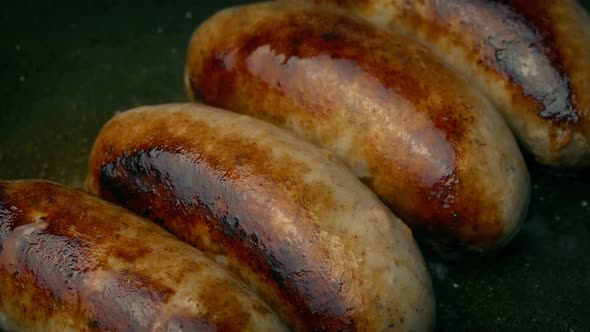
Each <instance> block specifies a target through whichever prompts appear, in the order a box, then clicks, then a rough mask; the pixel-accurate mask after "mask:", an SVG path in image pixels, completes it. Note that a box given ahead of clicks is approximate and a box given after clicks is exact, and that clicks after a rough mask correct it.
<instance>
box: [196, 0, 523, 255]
mask: <svg viewBox="0 0 590 332" xmlns="http://www.w3.org/2000/svg"><path fill="white" fill-rule="evenodd" d="M186 82H187V89H188V90H189V93H190V94H191V95H193V96H195V97H196V98H199V99H201V100H202V101H203V102H205V103H207V104H211V105H214V106H218V107H222V108H226V109H229V110H232V111H236V112H241V113H245V114H249V115H252V116H255V117H258V118H260V119H263V120H265V121H269V122H272V123H274V124H277V125H279V126H281V127H283V128H288V129H290V130H292V131H293V132H295V133H297V134H298V135H299V136H300V137H302V138H304V139H307V140H309V141H311V142H313V143H315V144H317V145H320V146H323V147H325V148H328V149H330V150H332V151H333V152H335V153H336V154H337V155H338V156H339V157H340V158H342V159H343V160H344V161H345V162H346V163H347V165H348V166H349V167H350V168H351V169H352V170H353V171H354V172H355V174H356V175H357V176H358V177H360V178H361V179H362V180H363V182H365V183H366V184H367V185H368V186H369V187H370V188H371V189H372V190H373V191H375V193H377V195H378V196H379V197H380V198H381V199H382V200H383V201H384V202H385V203H386V204H388V206H389V207H391V208H392V210H393V212H394V213H396V214H397V215H398V216H400V217H401V218H402V220H404V221H405V222H407V223H408V224H409V225H410V226H411V227H413V228H414V229H415V230H416V231H417V232H420V233H423V234H426V235H427V236H428V237H429V238H431V239H433V241H436V243H437V245H438V246H439V247H441V249H443V250H444V251H448V252H451V253H452V252H453V251H454V249H464V248H466V249H471V250H474V251H477V252H487V251H491V250H495V249H498V248H499V247H502V246H503V245H504V244H505V243H507V242H508V241H509V240H510V239H511V238H512V236H513V235H514V234H515V233H516V232H517V230H518V229H519V224H520V222H521V220H522V219H523V218H524V216H525V213H526V210H527V206H528V196H529V190H530V188H529V187H530V186H529V176H528V172H527V169H526V165H525V164H524V161H523V157H522V155H521V153H520V151H519V149H518V146H517V144H516V141H515V139H514V137H513V135H512V134H511V132H510V130H509V128H508V127H507V126H506V124H505V123H504V121H503V120H502V118H501V117H500V116H499V115H498V114H497V112H496V111H495V109H494V107H493V106H492V105H491V104H490V103H489V101H488V100H487V99H486V98H485V97H483V96H482V95H481V94H480V93H479V92H478V91H476V90H475V89H473V88H471V87H470V84H469V82H466V81H465V80H464V79H463V78H462V77H461V76H459V75H456V74H454V73H453V71H451V70H450V69H448V68H447V67H446V66H445V65H443V64H442V63H441V62H439V61H438V60H437V59H436V58H435V57H433V56H432V54H431V52H430V51H429V50H428V49H426V48H425V47H423V46H421V45H419V44H417V43H416V42H413V41H412V40H409V39H406V38H404V37H402V36H400V35H396V34H393V33H390V32H388V31H385V30H380V29H378V28H376V27H374V26H372V25H370V24H368V23H367V22H364V21H362V20H360V19H356V18H353V17H349V16H346V15H340V14H337V13H335V12H333V11H329V10H327V9H320V8H317V7H310V6H304V5H299V4H291V3H280V2H279V3H263V4H256V5H249V6H243V7H235V8H231V9H227V10H224V11H222V12H220V13H218V14H216V15H214V16H213V17H211V18H210V19H208V20H207V21H206V22H205V23H203V24H202V25H201V26H200V27H199V28H198V29H197V31H196V32H195V33H194V35H193V37H192V40H191V43H190V46H189V50H188V60H187V67H186ZM460 251H461V250H460Z"/></svg>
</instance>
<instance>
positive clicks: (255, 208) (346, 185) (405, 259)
mask: <svg viewBox="0 0 590 332" xmlns="http://www.w3.org/2000/svg"><path fill="white" fill-rule="evenodd" d="M89 168H90V169H89V175H88V179H87V182H86V186H87V189H88V190H89V191H90V192H92V193H95V194H100V195H101V196H102V197H105V198H106V199H108V200H112V201H115V202H118V203H119V204H122V205H123V206H125V207H128V208H129V209H131V210H133V211H135V212H137V213H139V214H142V215H144V216H147V217H149V218H151V219H153V220H155V221H157V222H159V223H161V224H162V225H163V226H164V227H165V228H166V229H168V230H169V231H171V232H172V233H173V234H175V235H176V236H177V237H179V238H180V239H182V240H184V241H186V242H188V243H190V244H192V245H194V246H195V247H197V248H198V249H201V250H203V251H204V252H206V253H207V254H208V255H209V256H210V257H212V258H214V259H215V260H216V261H218V262H220V263H222V264H225V266H227V268H228V269H230V270H231V271H234V273H236V274H237V275H239V276H240V277H241V278H242V279H243V280H245V281H246V283H247V284H248V285H249V286H250V287H251V288H252V289H254V290H255V291H256V293H257V294H259V296H260V297H261V298H262V299H263V300H265V301H266V302H267V303H269V304H270V305H271V307H273V308H274V309H275V310H276V311H277V313H279V314H280V315H281V317H282V318H283V319H284V320H285V321H286V322H288V323H289V325H290V326H291V327H292V328H294V329H296V330H320V331H354V330H358V331H380V330H388V329H392V330H395V331H427V330H431V329H432V327H433V324H434V310H435V308H434V296H433V293H432V286H431V281H430V277H429V275H428V271H427V270H426V268H425V266H424V262H423V259H422V256H421V254H420V252H419V250H418V248H417V246H416V244H415V242H414V239H413V238H412V234H411V231H410V230H409V229H408V228H407V227H406V226H405V225H404V224H403V223H402V222H401V221H400V220H399V219H397V218H396V217H395V216H394V215H393V214H392V213H391V212H390V211H389V210H388V209H387V208H386V207H385V206H384V205H383V204H382V203H381V202H380V201H379V199H378V198H377V197H376V196H375V195H374V194H373V193H372V192H371V191H370V190H368V189H367V188H366V187H365V186H363V184H362V183H361V182H359V181H358V179H357V178H356V177H355V176H354V175H353V174H352V173H351V172H350V171H349V170H348V169H347V168H346V167H345V166H344V165H342V164H341V163H340V162H339V161H338V160H337V158H336V157H335V156H334V155H333V154H332V153H330V152H328V151H327V150H323V149H320V148H317V147H315V146H313V145H311V144H309V143H305V142H303V141H301V140H299V139H297V138H296V137H295V136H293V135H291V134H290V133H288V132H286V131H284V130H281V129H279V128H277V127H274V126H272V125H270V124H268V123H265V122H262V121H259V120H255V119H253V118H250V117H247V116H244V115H239V114H236V113H231V112H227V111H223V110H220V109H214V108H211V107H207V106H203V105H197V104H170V105H160V106H151V107H141V108H138V109H134V110H131V111H127V112H124V113H121V114H119V115H117V116H115V117H114V118H113V119H112V120H110V121H109V122H108V123H107V124H106V125H105V126H104V128H103V129H102V131H101V132H100V134H99V136H98V138H97V140H96V143H95V146H94V148H93V151H92V154H91V157H90V166H89Z"/></svg>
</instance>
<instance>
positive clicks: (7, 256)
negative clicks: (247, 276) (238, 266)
mask: <svg viewBox="0 0 590 332" xmlns="http://www.w3.org/2000/svg"><path fill="white" fill-rule="evenodd" d="M0 324H1V325H0V329H3V330H7V331H44V332H45V331H59V332H61V331H216V330H220V331H241V330H243V331H277V330H278V331H282V330H286V329H285V327H284V325H283V324H282V323H281V322H280V320H278V318H277V317H276V316H275V315H274V313H273V312H272V311H271V309H270V308H269V307H268V306H267V305H266V304H265V303H263V302H262V301H261V300H260V299H258V298H257V297H256V296H255V295H254V294H253V293H251V292H250V291H249V290H248V289H247V288H246V287H245V286H244V285H243V284H242V283H240V282H238V281H237V280H236V279H234V278H233V277H231V276H230V274H229V273H228V272H227V271H225V270H224V269H223V268H221V267H220V266H219V265H218V264H216V263H215V262H213V261H212V260H210V259H208V258H206V257H205V256H204V255H203V253H201V252H200V251H198V250H196V249H194V248H192V247H191V246H189V245H187V244H185V243H183V242H181V241H179V240H178V239H176V238H174V237H173V236H172V235H170V234H168V233H167V232H166V231H164V230H163V229H161V228H160V227H158V226H156V225H155V224H153V223H151V222H149V221H147V220H144V219H142V218H140V217H138V216H136V215H134V214H132V213H131V212H129V211H127V210H124V209H122V208H120V207H117V206H114V205H111V204H109V203H106V202H103V201H101V200H99V199H98V198H95V197H93V196H91V195H89V194H86V193H84V192H81V191H79V190H74V189H70V188H66V187H63V186H60V185H57V184H54V183H50V182H46V181H35V180H30V181H0Z"/></svg>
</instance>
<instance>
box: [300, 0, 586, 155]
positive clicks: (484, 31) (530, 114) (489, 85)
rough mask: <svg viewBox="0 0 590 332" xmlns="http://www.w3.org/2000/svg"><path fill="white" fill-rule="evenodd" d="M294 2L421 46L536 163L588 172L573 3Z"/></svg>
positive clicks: (582, 31) (579, 21)
mask: <svg viewBox="0 0 590 332" xmlns="http://www.w3.org/2000/svg"><path fill="white" fill-rule="evenodd" d="M297 1H302V2H315V3H320V4H323V5H328V6H331V7H338V8H343V9H346V10H348V11H349V12H350V13H354V14H356V15H360V16H363V17H365V18H367V19H368V20H369V21H371V22H373V23H376V24H377V25H380V26H386V27H389V28H391V29H392V30H395V31H398V32H402V33H404V34H407V35H408V36H409V37H411V38H415V39H417V40H420V41H421V42H423V43H424V44H426V45H428V46H430V47H431V48H432V49H433V50H434V51H435V52H436V53H437V54H438V55H439V56H440V57H441V58H442V59H444V60H445V62H447V63H448V64H451V65H452V66H453V67H454V68H456V69H458V70H459V71H460V72H462V73H464V74H465V75H467V77H469V80H472V81H473V83H474V85H477V86H479V88H480V89H481V90H482V91H483V92H484V93H486V94H487V95H488V96H489V97H490V98H491V99H492V100H493V101H494V102H495V104H496V106H497V107H498V108H499V110H500V111H501V112H502V114H503V115H504V118H505V119H506V121H507V122H508V123H509V124H510V126H511V127H512V128H513V129H514V132H515V133H516V136H517V137H518V138H519V139H520V141H521V142H522V143H523V144H524V146H525V147H526V148H527V149H528V150H530V151H531V152H532V153H533V154H534V155H535V157H536V158H537V160H539V161H540V162H542V163H545V164H549V165H553V166H588V165H590V19H589V18H588V14H587V13H586V12H585V11H584V8H582V7H581V6H580V5H579V4H578V2H577V1H576V0H561V1H555V0H534V1H532V0H509V1H491V0H424V1H407V0H366V1H356V0H297ZM426 79H427V78H426Z"/></svg>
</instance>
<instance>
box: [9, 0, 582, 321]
mask: <svg viewBox="0 0 590 332" xmlns="http://www.w3.org/2000/svg"><path fill="white" fill-rule="evenodd" d="M237 3H238V2H237V1H199V0H196V1H163V0H162V1H149V2H148V1H145V2H139V1H138V2H137V3H132V2H131V1H114V0H113V1H92V2H91V1H72V2H71V3H67V4H66V2H65V1H62V2H61V4H60V5H47V4H34V3H30V2H27V1H21V2H11V3H8V4H3V9H2V10H1V11H0V28H1V29H0V60H1V61H0V78H1V81H0V96H1V97H2V99H1V100H2V103H3V104H2V105H3V106H1V110H0V178H3V179H18V178H44V179H50V180H54V181H58V182H61V183H64V184H68V185H72V186H77V187H81V186H82V183H83V180H84V177H85V171H86V162H87V157H88V154H89V152H90V148H91V146H92V142H93V139H94V137H95V135H96V134H97V133H98V130H99V129H100V127H101V126H102V124H103V123H104V122H106V121H107V120H108V119H109V118H110V117H111V116H112V115H113V114H114V113H115V112H116V111H121V110H124V109H127V108H130V107H133V106H137V105H141V104H152V103H163V102H170V101H184V100H185V96H184V90H183V86H182V72H183V65H184V59H185V49H186V43H187V41H188V39H189V36H190V34H191V32H192V31H193V29H194V28H195V27H196V26H197V25H198V24H199V23H200V22H201V21H202V20H204V19H205V18H206V17H208V16H209V15H211V14H212V13H214V12H215V11H216V10H218V9H220V8H222V7H225V6H229V5H233V4H237ZM585 5H586V7H587V8H588V7H589V5H590V3H589V1H586V4H585ZM588 93H590V91H589V92H588ZM529 169H530V171H531V175H532V181H533V191H532V203H531V208H530V211H529V217H528V219H527V221H526V223H525V225H524V227H523V229H522V231H521V233H520V234H519V235H518V236H517V237H516V239H515V240H514V242H513V243H512V244H511V245H510V247H509V248H508V249H507V250H505V251H504V252H503V253H502V254H501V255H500V256H499V257H496V258H494V259H479V260H475V261H471V262H469V263H453V264H450V263H443V262H442V261H440V260H439V259H437V258H435V257H433V256H432V255H430V254H427V255H426V257H427V260H428V263H429V267H430V270H431V273H432V276H433V280H434V283H435V287H436V293H437V300H438V330H440V331H576V332H577V331H590V170H585V171H579V172H571V173H564V172H556V171H553V170H550V169H547V168H544V167H541V166H539V165H537V164H535V163H534V162H529Z"/></svg>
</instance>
